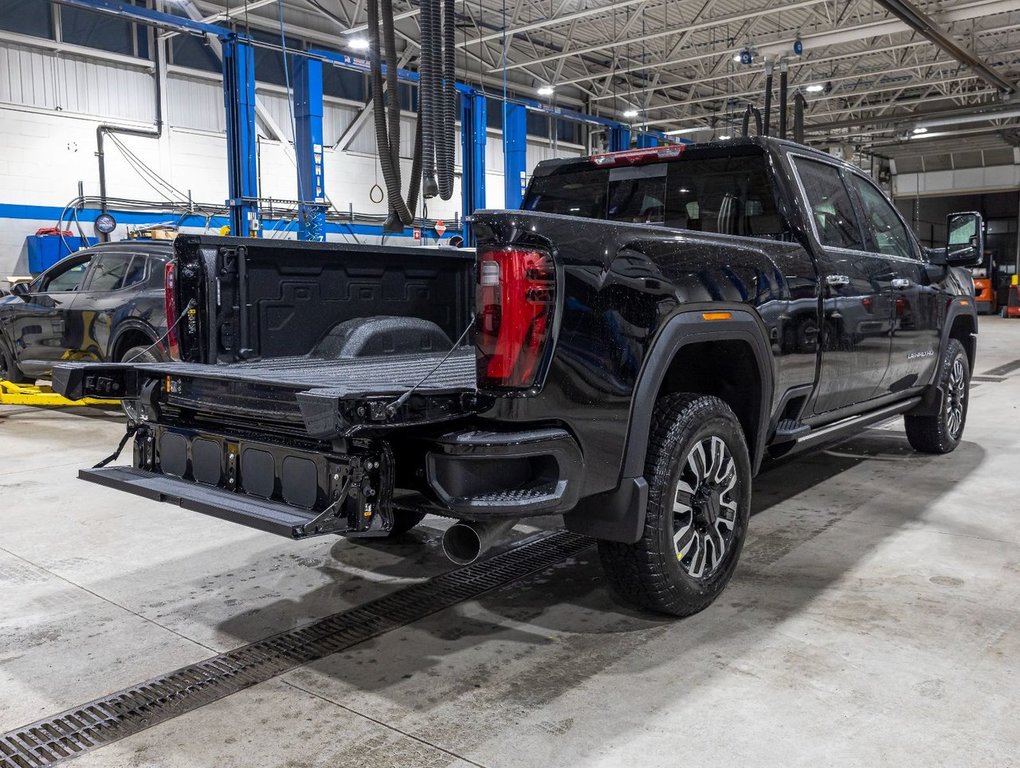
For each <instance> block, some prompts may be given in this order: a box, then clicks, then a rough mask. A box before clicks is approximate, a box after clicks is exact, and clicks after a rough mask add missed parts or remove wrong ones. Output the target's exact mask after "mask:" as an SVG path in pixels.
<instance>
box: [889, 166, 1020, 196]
mask: <svg viewBox="0 0 1020 768" xmlns="http://www.w3.org/2000/svg"><path fill="white" fill-rule="evenodd" d="M1018 186H1020V165H996V166H991V167H988V168H965V169H962V170H955V171H928V172H927V173H897V174H895V175H894V176H893V195H894V196H895V197H912V196H914V195H920V196H925V195H961V194H974V193H984V192H1004V191H1012V190H1015V189H1016V188H1017V187H1018Z"/></svg>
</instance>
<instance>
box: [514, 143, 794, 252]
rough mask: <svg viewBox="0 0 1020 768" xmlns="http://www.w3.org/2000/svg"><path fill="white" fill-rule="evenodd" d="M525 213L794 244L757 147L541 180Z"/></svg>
mask: <svg viewBox="0 0 1020 768" xmlns="http://www.w3.org/2000/svg"><path fill="white" fill-rule="evenodd" d="M523 207H524V209H525V210H528V211H539V212H543V213H558V214H563V215H567V216H582V217H587V218H596V219H605V220H608V221H620V222H630V223H640V224H659V225H665V226H667V227H671V228H674V229H689V230H694V231H698V232H715V233H719V234H727V235H743V236H746V237H767V238H770V239H789V238H790V227H789V226H788V224H787V223H786V221H785V220H784V219H783V217H782V216H781V214H780V213H779V209H778V206H777V204H776V195H775V190H774V189H773V187H772V183H771V180H770V176H769V173H768V168H767V165H766V159H765V155H764V153H763V152H762V150H761V149H759V148H757V147H738V148H733V149H732V150H730V151H727V152H725V153H720V152H719V151H718V150H714V151H712V152H707V153H706V152H698V151H691V152H686V153H684V154H683V155H681V157H680V159H678V160H672V161H661V162H653V163H648V164H643V165H627V166H622V167H616V168H599V167H595V166H591V167H590V168H589V169H584V170H581V169H578V168H577V166H576V165H575V164H571V166H570V167H569V168H568V169H565V170H564V171H555V170H554V171H553V172H551V173H549V174H548V175H543V176H535V177H534V178H533V179H532V181H531V184H530V185H529V187H528V193H527V195H526V196H525V200H524V206H523Z"/></svg>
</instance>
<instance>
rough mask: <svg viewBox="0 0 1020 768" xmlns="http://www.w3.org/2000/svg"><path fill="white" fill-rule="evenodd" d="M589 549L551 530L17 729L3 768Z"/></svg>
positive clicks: (243, 684)
mask: <svg viewBox="0 0 1020 768" xmlns="http://www.w3.org/2000/svg"><path fill="white" fill-rule="evenodd" d="M589 546H591V540H590V539H586V538H585V537H583V536H578V535H577V534H573V533H567V532H564V531H559V532H556V533H551V534H542V535H540V536H539V537H538V538H537V539H532V540H530V541H527V542H525V543H523V544H520V545H519V546H517V547H514V548H513V549H509V550H507V551H506V552H501V553H500V554H498V555H494V556H493V557H490V558H487V559H485V560H481V561H479V562H476V563H472V564H471V565H468V566H465V567H463V568H458V569H457V570H454V571H450V572H448V573H444V574H442V575H441V576H437V577H435V578H433V579H430V580H429V581H426V582H422V583H421V584H415V585H413V586H410V587H407V588H406V589H401V590H399V591H397V592H394V593H393V594H390V595H386V596H385V597H381V598H379V599H378V600H373V601H372V602H369V603H366V604H364V605H361V606H358V607H357V608H352V609H351V610H349V611H344V612H342V613H337V614H334V615H332V616H327V617H326V618H324V619H319V620H318V621H315V622H313V623H311V624H308V625H306V626H304V627H299V628H298V629H295V630H292V631H290V632H283V633H281V634H278V635H274V636H272V637H268V638H266V639H264V640H259V641H257V642H254V643H251V644H250V645H246V646H243V647H241V648H237V649H235V650H233V651H228V652H227V653H223V654H220V655H219V656H213V657H212V658H209V659H206V660H204V661H200V662H198V663H197V664H192V665H191V666H187V667H183V668H181V669H178V670H176V671H174V672H170V673H169V674H166V675H161V676H160V677H156V678H153V679H152V680H149V681H147V682H144V683H141V684H140V685H135V686H132V687H130V688H125V689H124V690H121V691H117V692H116V693H112V694H110V695H108V696H104V697H103V698H101V699H96V700H95V701H93V702H90V703H88V704H84V705H82V706H79V707H74V708H73V709H69V710H67V711H65V712H61V713H60V714H58V715H54V716H52V717H48V718H46V719H44V720H39V721H38V722H35V723H32V724H31V725H26V726H24V727H22V728H15V729H14V730H12V731H8V732H7V733H5V734H3V735H0V768H40V766H48V765H54V764H56V763H59V762H62V761H64V760H67V759H70V758H73V757H77V756H78V755H81V754H83V753H85V752H88V751H90V750H93V749H96V748H98V747H102V746H104V745H106V744H110V743H111V742H114V741H117V740H119V739H123V738H125V737H127V736H130V735H132V734H135V733H138V732H139V731H142V730H145V729H146V728H149V727H151V726H153V725H156V724H158V723H162V722H165V721H166V720H170V719H172V718H175V717H178V716H180V715H183V714H184V713H186V712H191V711H192V710H195V709H198V708H199V707H202V706H204V705H206V704H209V703H210V702H213V701H216V700H217V699H221V698H223V697H224V696H229V695H230V694H232V693H237V692H238V691H241V690H244V689H245V688H248V687H250V686H253V685H256V684H257V683H261V682H265V681H266V680H269V679H271V678H273V677H276V676H277V675H279V674H282V673H283V672H286V671H288V670H291V669H294V668H295V667H299V666H301V665H303V664H308V663H309V662H312V661H316V660H317V659H321V658H324V657H325V656H329V655H330V654H333V653H336V652H337V651H341V650H344V649H346V648H350V647H351V646H352V645H356V644H358V643H361V642H364V641H365V640H368V639H371V638H373V637H376V636H377V635H380V634H382V633H384V632H389V631H391V630H394V629H397V628H399V627H402V626H405V625H407V624H410V623H411V622H414V621H417V620H419V619H422V618H424V617H426V616H428V615H430V614H433V613H436V612H437V611H441V610H443V609H444V608H449V607H450V606H452V605H455V604H457V603H459V602H462V601H464V600H468V599H471V598H473V597H477V596H478V595H481V594H483V593H485V592H488V591H491V590H493V589H497V588H499V587H502V586H505V585H507V584H509V583H511V582H513V581H516V580H518V579H521V578H524V577H525V576H528V575H530V574H533V573H536V572H538V571H541V570H544V569H545V568H548V567H549V566H552V565H555V564H556V563H558V562H560V561H562V560H565V559H566V558H568V557H572V556H574V555H576V554H579V553H580V552H582V551H584V550H585V549H587V548H588V547H589Z"/></svg>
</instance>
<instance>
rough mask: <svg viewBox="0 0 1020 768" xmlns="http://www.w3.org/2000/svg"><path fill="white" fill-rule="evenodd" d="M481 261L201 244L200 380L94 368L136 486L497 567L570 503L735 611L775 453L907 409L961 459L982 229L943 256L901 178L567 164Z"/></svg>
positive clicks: (762, 161)
mask: <svg viewBox="0 0 1020 768" xmlns="http://www.w3.org/2000/svg"><path fill="white" fill-rule="evenodd" d="M473 227H474V233H475V235H476V237H477V241H478V245H477V251H476V252H471V251H464V250H456V249H449V248H446V249H444V248H438V249H426V248H403V247H382V246H355V245H345V244H332V243H331V244H322V243H296V242H281V241H266V240H241V239H231V238H212V237H198V236H181V237H179V238H178V239H177V241H176V259H175V261H174V262H172V263H171V264H170V265H169V266H168V269H167V281H166V292H167V295H166V298H167V308H168V309H167V311H168V317H169V319H170V327H171V338H170V348H171V350H172V353H173V355H174V356H175V358H176V359H177V362H169V363H159V364H153V363H137V364H107V365H103V364H71V365H66V366H60V367H59V368H58V370H57V373H56V384H57V389H58V390H60V391H61V392H62V393H63V394H65V395H67V396H68V397H72V398H78V397H87V396H94V397H104V398H109V397H118V398H122V399H123V401H124V409H125V411H126V412H127V414H128V417H129V430H130V434H133V445H134V460H133V463H132V466H113V467H106V468H102V469H91V470H83V471H82V472H81V476H82V477H83V478H85V479H86V480H91V481H93V482H96V483H100V484H103V485H106V486H110V487H113V488H117V489H121V490H124V491H128V492H130V493H135V494H139V495H142V496H145V497H148V498H152V499H158V500H160V501H169V502H171V503H174V504H179V505H181V506H182V507H186V508H188V509H192V510H195V511H198V512H202V513H206V514H210V515H215V516H218V517H223V518H227V519H230V520H235V521H237V522H240V523H243V524H245V525H249V526H253V527H256V528H261V529H263V530H267V531H272V532H275V533H279V534H282V535H284V536H288V537H295V538H300V537H304V536H312V535H317V534H327V533H330V534H341V535H348V536H365V535H379V536H385V535H394V534H397V533H400V532H403V531H406V530H408V529H409V528H410V527H412V526H414V525H416V524H417V523H418V521H420V520H421V518H422V517H423V516H424V514H425V513H427V512H432V513H436V514H440V515H446V516H448V517H452V518H456V519H458V520H459V521H460V522H459V523H457V524H455V525H453V526H452V527H451V528H450V529H449V531H448V532H447V534H446V537H445V540H444V545H445V547H446V550H447V553H448V554H449V555H450V556H451V558H453V559H454V560H456V561H458V562H470V561H471V560H472V559H474V558H475V557H477V556H478V555H479V553H480V552H481V551H482V550H483V549H484V548H485V546H486V545H487V544H489V543H491V542H493V541H495V540H498V538H499V536H500V535H502V534H504V533H505V532H506V531H507V530H508V529H509V527H510V526H512V524H513V522H514V521H516V520H518V519H520V518H522V517H525V516H535V515H562V516H563V519H564V521H565V523H566V526H567V528H568V529H570V530H572V531H578V532H581V533H584V534H587V535H590V536H592V537H594V538H595V539H597V540H598V547H599V552H600V556H601V560H602V563H603V566H604V570H605V573H606V575H607V577H608V580H609V582H610V583H611V584H612V585H613V587H614V588H615V589H616V590H617V592H618V593H619V594H621V595H622V596H623V597H624V598H626V599H628V600H630V601H632V602H634V603H637V604H639V605H642V606H645V607H647V608H650V609H654V610H657V611H663V612H666V613H670V614H674V615H678V616H683V615H687V614H690V613H693V612H695V611H698V610H701V609H702V608H704V607H705V606H707V605H709V604H710V603H711V602H712V600H713V599H714V598H715V597H716V596H717V595H718V594H719V593H720V591H721V590H722V589H723V587H724V586H725V584H726V583H727V581H728V580H729V578H730V576H731V574H732V573H733V570H734V567H735V566H736V564H737V560H738V557H739V554H740V549H741V546H742V544H743V541H744V537H745V534H746V531H747V525H748V516H749V512H750V504H751V480H752V477H753V476H754V474H755V472H756V471H757V470H758V468H759V466H760V464H761V462H762V460H763V458H765V457H766V456H767V455H769V456H779V455H782V454H787V453H790V452H793V451H798V450H803V449H804V448H806V447H809V446H816V445H818V444H819V443H820V442H822V441H827V440H831V439H833V438H834V437H837V436H842V435H845V434H847V433H849V432H851V431H853V430H858V429H861V428H862V427H865V426H867V425H869V424H873V423H876V422H878V421H880V420H883V419H888V418H889V417H891V416H893V415H896V414H904V415H905V423H906V431H907V437H908V439H909V441H910V443H911V445H913V446H914V447H915V448H916V449H917V450H920V451H924V452H930V453H944V452H947V451H951V450H953V449H954V448H955V447H956V445H957V444H958V443H959V441H960V439H961V436H962V434H963V429H964V422H965V420H966V416H967V398H968V387H969V380H970V373H971V371H972V369H973V365H974V355H975V340H976V339H975V334H976V332H977V318H976V314H975V307H974V301H973V284H972V282H971V279H970V277H969V275H968V274H967V273H966V272H964V271H963V270H960V269H956V267H958V266H964V265H967V264H971V263H974V262H976V261H977V259H978V258H979V257H980V254H981V251H982V224H981V220H980V217H979V216H978V215H977V214H969V213H968V214H956V215H953V216H951V217H950V218H949V221H948V223H947V227H948V232H949V236H948V243H947V247H946V248H945V249H938V250H930V249H925V248H922V247H921V246H920V245H919V243H918V242H917V240H916V239H915V237H914V236H913V235H912V233H911V231H910V229H909V228H908V227H907V225H906V224H905V222H904V221H903V219H902V218H901V217H900V216H899V214H898V213H897V212H896V210H895V208H894V207H893V206H892V205H891V204H890V203H889V201H888V200H887V199H886V197H885V196H884V195H883V193H882V192H881V191H880V190H879V188H878V187H877V186H875V184H874V183H873V182H872V180H871V179H870V178H869V177H867V176H866V175H864V174H862V173H861V172H860V171H859V170H858V169H856V168H854V167H851V166H850V165H847V164H844V163H842V162H839V161H837V160H835V159H834V158H832V157H830V156H828V155H826V154H823V153H821V152H817V151H814V150H811V149H809V148H807V147H804V146H799V145H796V144H792V143H790V142H785V141H778V140H774V139H762V138H753V139H742V140H734V141H725V142H720V143H712V144H704V145H689V146H686V147H679V146H677V147H663V148H658V149H651V150H638V151H628V152H622V153H614V154H606V155H597V156H593V157H590V158H583V159H570V160H555V161H549V162H545V163H542V164H540V165H539V166H538V167H537V169H536V171H535V174H534V177H533V179H532V180H531V183H530V186H529V188H528V192H527V195H526V199H525V202H524V206H523V210H519V211H483V212H480V213H477V214H476V215H475V216H474V217H473Z"/></svg>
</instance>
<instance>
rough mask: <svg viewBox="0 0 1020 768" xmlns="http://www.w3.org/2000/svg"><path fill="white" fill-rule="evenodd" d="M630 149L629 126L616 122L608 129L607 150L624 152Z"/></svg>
mask: <svg viewBox="0 0 1020 768" xmlns="http://www.w3.org/2000/svg"><path fill="white" fill-rule="evenodd" d="M628 149H630V126H628V125H623V124H622V123H617V124H616V125H615V126H613V127H611V128H610V129H609V151H610V152H624V151H626V150H628Z"/></svg>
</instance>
